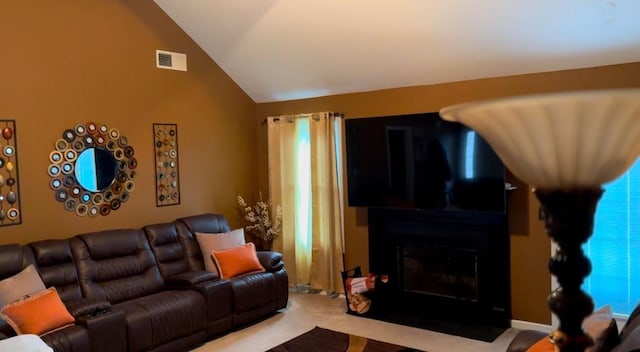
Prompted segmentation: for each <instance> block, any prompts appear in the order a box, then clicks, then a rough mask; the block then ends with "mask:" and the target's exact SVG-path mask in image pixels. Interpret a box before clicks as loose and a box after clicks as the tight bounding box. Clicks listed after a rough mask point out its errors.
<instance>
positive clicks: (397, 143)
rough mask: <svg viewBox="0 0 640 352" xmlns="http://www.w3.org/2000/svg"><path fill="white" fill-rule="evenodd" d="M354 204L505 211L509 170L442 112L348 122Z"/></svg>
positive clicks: (349, 183) (351, 201)
mask: <svg viewBox="0 0 640 352" xmlns="http://www.w3.org/2000/svg"><path fill="white" fill-rule="evenodd" d="M345 137H346V139H345V146H346V166H347V187H348V201H349V206H352V207H377V208H410V209H434V210H443V211H456V210H460V211H488V212H505V207H506V205H505V203H506V192H505V178H504V177H505V176H504V175H505V168H504V165H503V164H502V162H501V160H500V159H499V158H498V156H497V155H496V154H495V152H494V151H493V149H492V148H491V147H490V146H489V145H488V144H487V143H486V141H485V140H484V139H483V138H482V137H481V136H480V135H478V134H477V133H476V132H475V131H473V130H472V129H469V128H468V127H466V126H464V125H462V124H460V123H456V122H448V121H445V120H443V119H441V118H440V115H439V114H438V113H437V112H432V113H422V114H413V115H399V116H385V117H371V118H355V119H347V120H345Z"/></svg>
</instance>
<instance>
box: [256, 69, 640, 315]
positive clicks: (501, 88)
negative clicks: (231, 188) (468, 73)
mask: <svg viewBox="0 0 640 352" xmlns="http://www.w3.org/2000/svg"><path fill="white" fill-rule="evenodd" d="M609 87H640V63H632V64H625V65H615V66H607V67H599V68H591V69H582V70H569V71H559V72H550V73H541V74H531V75H520V76H512V77H503V78H493V79H482V80H474V81H466V82H458V83H450V84H439V85H431V86H419V87H407V88H399V89H388V90H381V91H373V92H364V93H355V94H344V95H334V96H328V97H322V98H315V99H303V100H295V101H287V102H280V103H263V104H258V107H257V116H256V117H257V119H258V120H259V121H261V120H262V119H264V118H265V117H266V116H275V115H282V114H295V113H303V112H314V111H340V112H343V113H345V116H346V118H358V117H369V116H384V115H399V114H409V113H419V112H428V111H438V110H440V108H442V107H444V106H447V105H450V104H455V103H460V102H464V101H474V100H480V99H487V98H494V97H501V96H509V95H518V94H526V93H538V92H551V91H563V90H574V89H596V88H609ZM258 134H259V141H258V143H259V148H260V150H265V151H266V128H264V127H262V128H261V129H260V130H259V131H258ZM259 157H260V159H259V164H258V165H259V169H260V170H267V167H266V165H267V163H266V152H262V153H260V155H259ZM510 179H511V181H512V182H514V183H517V184H518V185H519V186H520V188H519V189H518V190H517V191H515V192H514V193H513V194H512V195H511V196H510V205H509V211H510V214H509V223H510V232H511V263H512V266H511V291H512V308H513V314H512V316H513V319H518V320H525V321H533V322H540V323H547V324H548V323H550V321H551V316H550V313H549V311H548V310H547V307H546V297H547V295H548V293H549V291H550V289H551V288H550V287H551V284H550V276H549V274H548V272H547V262H548V259H549V256H550V254H551V253H550V244H549V239H548V238H547V236H546V234H545V232H544V227H543V226H542V224H541V223H540V222H539V221H537V209H538V203H537V200H536V199H535V197H533V196H532V195H531V194H530V192H529V190H528V188H529V187H527V185H525V184H522V183H521V182H520V181H518V180H514V179H513V178H510ZM260 182H261V186H262V188H263V189H267V186H266V185H267V184H268V179H266V178H262V179H261V181H260ZM345 186H346V184H345ZM345 232H346V265H347V267H353V266H355V265H361V266H363V268H364V269H367V267H368V262H369V258H368V244H367V243H368V239H367V212H366V209H362V208H350V207H347V208H346V209H345Z"/></svg>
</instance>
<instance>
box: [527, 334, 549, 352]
mask: <svg viewBox="0 0 640 352" xmlns="http://www.w3.org/2000/svg"><path fill="white" fill-rule="evenodd" d="M527 352H556V346H555V345H554V344H553V343H551V340H549V337H548V336H545V337H543V338H542V339H540V340H538V342H536V343H534V344H533V345H531V347H529V349H528V350H527Z"/></svg>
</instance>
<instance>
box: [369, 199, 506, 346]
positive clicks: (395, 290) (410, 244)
mask: <svg viewBox="0 0 640 352" xmlns="http://www.w3.org/2000/svg"><path fill="white" fill-rule="evenodd" d="M369 258H370V259H369V267H370V271H371V272H372V273H375V274H388V275H389V279H390V281H389V285H388V287H387V289H386V291H385V294H384V295H380V296H379V297H376V298H377V299H378V300H379V301H378V302H377V303H376V304H378V307H379V309H378V310H376V312H375V313H374V316H373V318H379V319H382V320H388V321H393V322H396V323H401V324H405V325H412V326H417V327H425V328H429V326H459V325H456V324H467V325H468V326H472V327H471V328H469V330H478V329H475V328H473V327H487V328H489V329H491V328H496V329H497V330H496V331H498V332H499V331H500V329H503V328H507V327H509V326H510V321H511V306H510V302H511V298H510V284H509V275H510V271H509V263H510V254H509V234H508V229H507V219H506V214H503V213H491V212H484V213H483V212H461V211H448V212H447V211H420V210H403V209H375V208H370V209H369ZM435 330H439V331H442V330H441V329H435ZM444 332H448V331H444ZM461 335H464V334H461ZM471 338H474V337H473V336H471Z"/></svg>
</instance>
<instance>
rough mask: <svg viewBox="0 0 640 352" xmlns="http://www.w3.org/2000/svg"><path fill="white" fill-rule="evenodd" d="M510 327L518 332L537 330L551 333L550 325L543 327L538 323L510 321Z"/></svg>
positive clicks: (543, 325)
mask: <svg viewBox="0 0 640 352" xmlns="http://www.w3.org/2000/svg"><path fill="white" fill-rule="evenodd" d="M511 327H512V328H516V329H520V330H538V331H544V332H551V325H545V324H540V323H534V322H531V321H524V320H511Z"/></svg>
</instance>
